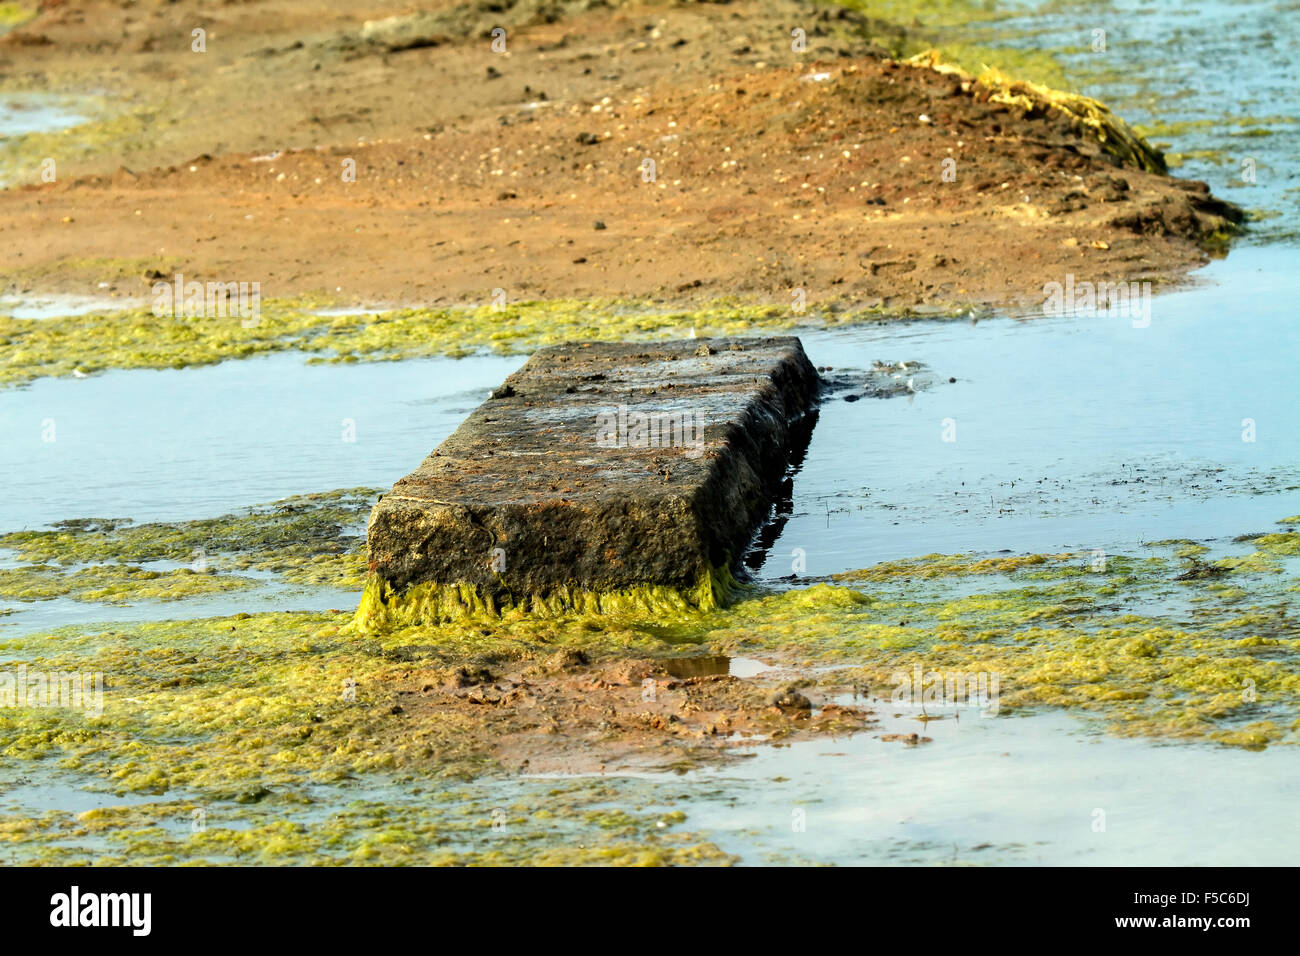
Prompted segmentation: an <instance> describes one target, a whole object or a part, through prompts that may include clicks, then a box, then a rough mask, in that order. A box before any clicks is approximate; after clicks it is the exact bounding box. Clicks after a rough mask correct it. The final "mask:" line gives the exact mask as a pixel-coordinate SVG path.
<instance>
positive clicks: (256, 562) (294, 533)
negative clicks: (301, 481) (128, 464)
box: [0, 488, 379, 603]
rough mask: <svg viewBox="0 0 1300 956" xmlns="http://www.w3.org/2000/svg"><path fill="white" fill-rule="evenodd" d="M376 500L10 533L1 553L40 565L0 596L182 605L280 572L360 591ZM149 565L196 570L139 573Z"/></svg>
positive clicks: (316, 501) (335, 495)
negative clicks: (177, 565)
mask: <svg viewBox="0 0 1300 956" xmlns="http://www.w3.org/2000/svg"><path fill="white" fill-rule="evenodd" d="M378 496H379V490H378V489H375V488H344V489H338V490H335V491H329V492H321V493H318V494H310V495H296V496H293V497H289V498H284V499H281V500H279V501H275V502H271V503H270V504H264V505H256V506H254V507H251V508H248V509H245V510H243V511H240V512H235V513H232V514H227V515H222V516H220V517H217V518H202V519H196V520H190V521H180V522H174V523H173V522H149V523H143V524H135V523H133V522H131V521H129V520H126V519H103V518H81V519H74V520H69V521H61V522H58V523H57V524H55V525H54V526H52V527H51V528H48V529H42V530H33V531H14V532H9V533H8V534H4V535H0V548H2V549H8V550H10V551H13V552H15V553H16V554H17V555H18V556H19V557H20V558H22V559H24V560H26V561H28V562H33V563H31V564H28V565H26V566H23V567H18V568H0V596H5V597H12V598H16V599H18V600H24V601H31V600H48V599H50V598H54V597H71V598H74V599H76V600H81V601H101V602H104V603H121V602H124V601H129V600H134V599H139V600H149V599H154V600H179V599H183V598H188V597H198V596H203V595H208V594H213V593H218V592H222V591H228V590H237V589H243V588H249V587H253V586H254V585H255V584H256V582H255V581H253V580H252V579H250V578H247V577H242V576H237V575H233V574H228V573H220V572H222V571H232V570H239V571H258V572H266V573H273V574H278V575H279V576H280V577H281V578H283V580H285V581H288V582H290V583H293V584H299V585H306V586H315V587H334V588H340V589H349V590H351V589H357V588H360V587H361V586H362V584H363V583H364V581H365V575H366V559H365V537H364V530H365V520H366V517H367V515H368V514H369V513H370V508H371V506H372V505H373V504H374V502H375V500H376V499H377V498H378ZM150 562H182V563H184V564H187V565H190V566H189V567H183V568H173V569H154V568H144V567H141V566H140V565H141V564H147V563H150ZM77 566H80V567H77ZM74 567H75V568H76V569H75V570H72V568H74Z"/></svg>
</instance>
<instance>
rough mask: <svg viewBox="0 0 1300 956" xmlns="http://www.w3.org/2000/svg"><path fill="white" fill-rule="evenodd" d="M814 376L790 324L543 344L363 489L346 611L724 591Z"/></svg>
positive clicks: (561, 608)
mask: <svg viewBox="0 0 1300 956" xmlns="http://www.w3.org/2000/svg"><path fill="white" fill-rule="evenodd" d="M819 390H820V378H819V376H818V374H817V371H816V370H815V369H814V368H813V366H812V365H811V363H809V361H808V358H807V356H805V355H804V351H803V346H802V345H801V343H800V342H799V340H798V339H797V338H793V337H779V338H761V339H760V338H748V339H747V338H736V339H712V340H703V339H687V340H681V341H674V342H662V343H653V344H626V343H581V344H568V345H561V346H553V347H549V348H544V349H542V350H540V351H538V352H537V353H536V354H534V355H533V356H532V357H531V358H530V359H529V360H528V361H527V362H526V363H525V364H524V365H523V367H522V368H520V370H519V371H517V372H515V373H514V374H513V375H511V376H509V377H508V378H507V379H506V381H505V383H504V384H503V385H502V386H501V387H500V388H498V389H496V390H495V391H493V393H492V397H491V398H489V399H488V400H487V401H485V402H484V403H483V404H482V405H481V406H479V408H477V409H476V410H475V411H474V412H472V413H471V414H470V416H469V417H468V418H467V419H466V420H465V421H464V422H463V423H462V424H461V425H460V427H459V428H457V430H456V431H455V432H454V433H453V434H452V435H451V436H450V437H449V438H447V440H446V441H444V442H443V443H442V444H441V445H439V446H438V448H437V449H436V450H434V452H433V453H432V454H431V455H429V457H428V458H426V459H425V460H424V462H423V463H421V464H420V466H419V467H418V468H417V469H416V470H415V471H413V472H412V473H411V474H409V475H407V476H406V477H405V478H403V479H401V480H400V481H398V482H397V483H396V484H395V485H394V486H393V489H392V491H391V492H389V493H388V494H386V495H384V496H383V498H382V499H381V500H380V501H379V503H378V504H377V505H376V506H375V508H374V510H373V512H372V513H371V516H370V523H369V527H368V530H367V540H368V544H369V549H370V572H371V577H370V580H369V582H368V584H367V587H366V594H365V596H364V598H363V600H362V604H361V607H360V608H359V610H358V622H359V623H360V624H362V625H363V626H365V627H376V626H380V625H382V624H384V623H393V622H406V623H414V622H419V621H430V620H439V619H445V618H448V617H456V616H460V615H463V614H466V613H473V612H487V613H494V614H496V613H501V612H502V611H504V610H506V609H512V608H513V609H520V610H524V611H533V612H555V613H563V612H566V611H572V610H583V611H598V612H608V611H615V610H619V609H625V608H628V607H633V608H640V609H643V610H649V609H653V608H655V607H661V606H663V604H664V603H665V602H666V603H668V604H670V605H672V606H674V607H691V606H693V607H713V606H717V605H718V604H721V603H725V602H726V600H727V599H728V596H729V594H730V591H731V589H732V588H734V586H735V584H736V579H735V577H734V574H733V572H736V571H737V569H738V567H739V562H740V560H741V558H742V556H743V555H744V553H745V551H746V550H747V548H748V546H749V544H750V542H751V540H752V539H753V537H754V534H755V532H756V531H757V530H758V528H759V527H760V526H761V525H762V524H763V522H764V521H765V519H767V518H768V516H769V514H770V512H771V508H772V505H773V503H774V501H775V500H776V499H777V498H778V497H779V496H780V494H781V488H782V485H783V483H784V482H785V481H786V479H787V470H788V463H789V460H790V457H791V455H792V454H797V453H800V452H801V451H802V448H803V447H805V446H806V444H807V440H808V437H809V435H810V434H811V429H812V425H813V423H814V421H815V419H816V404H817V398H818V394H819Z"/></svg>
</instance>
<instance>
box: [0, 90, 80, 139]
mask: <svg viewBox="0 0 1300 956" xmlns="http://www.w3.org/2000/svg"><path fill="white" fill-rule="evenodd" d="M86 121H87V117H86V116H85V115H83V114H82V111H81V107H80V106H79V105H78V104H77V103H76V102H74V101H72V100H69V99H68V98H67V97H58V96H51V95H48V94H44V93H27V94H21V95H8V96H5V97H3V98H0V137H4V136H19V135H22V134H23V133H48V132H51V131H53V130H57V129H66V128H68V127H71V126H77V125H78V124H80V123H85V122H86Z"/></svg>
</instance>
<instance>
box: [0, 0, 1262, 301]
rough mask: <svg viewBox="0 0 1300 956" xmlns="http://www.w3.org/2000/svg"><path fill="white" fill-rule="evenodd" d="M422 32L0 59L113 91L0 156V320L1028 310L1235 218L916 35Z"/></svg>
mask: <svg viewBox="0 0 1300 956" xmlns="http://www.w3.org/2000/svg"><path fill="white" fill-rule="evenodd" d="M430 9H432V10H433V15H432V16H431V18H429V19H426V20H423V21H420V22H418V23H415V24H414V25H411V24H408V23H405V22H404V21H403V22H401V23H398V24H397V25H390V26H387V27H379V26H376V25H374V24H373V23H372V25H371V27H370V28H369V30H367V28H366V26H365V21H364V18H363V17H361V16H360V15H358V14H356V13H353V12H351V11H350V10H348V9H347V8H346V7H345V6H344V5H342V4H335V3H328V2H325V3H312V4H310V5H300V4H286V3H269V4H264V5H259V6H258V7H257V8H254V9H248V10H242V9H241V10H240V11H239V13H238V15H235V14H234V13H233V12H232V13H225V12H223V13H220V14H217V15H213V14H210V13H209V12H207V11H206V10H204V9H201V8H200V7H199V6H198V5H196V4H191V3H177V4H169V5H167V6H166V7H161V8H152V9H149V10H138V9H136V8H134V7H132V6H126V5H122V6H119V5H117V4H112V3H100V4H92V5H91V6H90V8H88V9H86V10H85V11H84V12H82V11H79V10H72V9H70V8H68V7H64V6H55V5H49V7H48V8H47V9H46V10H45V11H44V12H43V13H42V14H41V16H39V17H37V18H36V19H34V20H33V21H31V22H29V23H27V24H24V25H22V26H21V27H19V28H17V29H16V30H15V31H14V32H13V33H12V34H11V35H9V36H8V37H6V38H5V40H4V41H3V43H0V71H3V73H4V74H5V85H6V86H7V87H9V88H10V89H30V88H44V89H54V90H86V89H89V88H96V89H103V88H105V87H107V88H108V89H109V90H110V93H109V95H108V96H107V97H106V98H105V100H104V102H103V109H104V119H103V120H102V121H100V122H97V123H92V124H90V125H88V126H83V127H78V128H75V129H73V130H71V131H69V132H67V133H57V134H33V135H31V136H28V137H22V138H19V139H18V140H17V141H16V142H12V143H10V144H9V148H8V149H7V151H6V159H5V163H6V175H7V176H8V177H9V178H11V179H13V180H15V181H26V182H30V183H34V185H32V186H31V187H30V188H23V189H14V190H9V191H6V192H5V193H3V194H0V232H2V233H4V234H5V235H7V236H9V237H10V239H12V240H16V241H12V242H6V246H7V247H8V249H9V250H10V251H8V252H7V253H6V256H5V260H4V265H3V269H4V273H5V289H6V290H7V291H10V292H14V291H18V292H23V291H28V290H41V291H49V290H63V291H77V292H87V291H99V292H101V293H107V294H112V295H117V296H141V295H145V294H147V293H148V291H149V288H150V283H151V282H152V281H153V277H156V276H157V275H158V274H166V275H171V274H172V273H174V272H182V273H184V274H185V275H186V277H187V278H192V279H198V280H200V281H205V280H206V281H247V282H254V281H256V282H260V283H261V284H262V291H263V294H264V295H266V296H291V295H296V294H299V293H313V292H327V293H329V294H331V295H336V296H339V297H342V298H343V299H345V300H349V301H366V302H405V301H421V302H426V303H463V302H469V303H481V302H486V301H489V300H490V299H491V297H492V296H493V295H494V294H495V290H498V289H500V290H503V291H504V293H505V295H506V296H507V297H508V299H509V300H511V301H513V300H516V299H526V298H555V297H561V296H571V297H579V298H585V297H601V296H619V297H635V298H640V299H653V300H659V301H664V302H673V303H695V302H700V301H707V300H713V299H716V298H718V297H719V296H723V295H727V296H737V297H740V298H741V299H744V300H746V301H751V302H760V303H772V304H777V305H780V306H786V307H788V306H791V305H793V304H795V303H796V302H798V303H800V304H801V305H802V306H803V307H806V308H808V309H809V310H816V309H818V308H825V307H831V308H842V307H860V308H861V307H870V306H879V307H884V308H897V309H902V308H907V307H912V306H917V305H930V306H936V305H937V306H944V305H954V304H956V305H961V304H966V303H985V304H1010V303H1016V302H1029V303H1033V304H1039V303H1041V300H1042V292H1041V290H1042V287H1043V285H1044V283H1046V282H1050V281H1061V280H1062V277H1063V275H1064V274H1066V273H1074V274H1076V275H1079V276H1081V277H1087V278H1088V279H1090V280H1093V281H1099V280H1103V279H1105V280H1114V279H1133V278H1153V279H1157V280H1158V279H1161V278H1166V277H1170V276H1177V275H1180V274H1181V273H1183V272H1184V271H1186V270H1187V269H1189V268H1192V267H1194V266H1196V265H1198V264H1200V263H1202V262H1203V261H1204V260H1205V256H1206V249H1207V247H1212V246H1214V245H1216V244H1221V243H1222V241H1223V240H1224V238H1225V237H1226V235H1227V233H1228V231H1229V229H1230V226H1231V222H1232V221H1233V220H1234V219H1236V218H1237V213H1236V211H1235V209H1234V208H1232V207H1228V206H1225V205H1224V204H1222V203H1220V202H1218V201H1217V200H1215V199H1213V198H1212V197H1210V196H1209V195H1208V191H1207V190H1206V189H1205V188H1204V186H1203V185H1201V184H1196V183H1189V182H1184V181H1180V180H1177V179H1173V178H1170V177H1168V176H1164V175H1161V174H1159V173H1156V172H1149V171H1147V169H1144V168H1141V167H1142V166H1148V167H1149V166H1151V163H1149V162H1144V161H1142V160H1141V158H1140V157H1138V156H1136V155H1135V154H1133V153H1132V151H1131V150H1129V151H1125V150H1123V149H1120V150H1116V149H1115V142H1114V137H1111V138H1110V139H1109V140H1108V141H1107V142H1106V143H1103V142H1102V141H1101V140H1099V138H1098V135H1097V132H1096V130H1095V129H1092V128H1090V127H1089V126H1088V124H1087V123H1084V122H1080V121H1079V120H1078V118H1077V117H1072V116H1071V115H1070V114H1068V113H1067V112H1062V111H1061V110H1057V109H1052V108H1041V107H1036V106H1034V105H1033V104H1032V102H1029V101H1026V100H1025V99H1024V98H1023V97H1021V96H1018V95H1017V94H1015V92H1014V91H1010V92H1009V91H1008V90H1007V89H1004V88H1002V87H1000V86H999V85H998V84H997V83H995V82H994V81H993V80H991V79H990V80H989V81H988V82H983V83H982V82H977V81H972V80H970V79H963V78H962V77H961V76H958V75H954V74H951V73H945V72H938V71H936V70H934V69H932V68H930V67H929V66H925V65H910V64H903V63H900V62H897V61H896V60H893V59H889V58H888V57H887V56H886V50H888V49H895V48H898V47H899V45H900V43H901V40H900V37H904V36H905V35H906V33H907V31H906V30H905V29H903V28H899V27H890V26H889V25H887V24H881V23H880V22H879V21H874V20H869V19H867V18H864V17H861V16H859V15H857V14H851V13H848V12H845V11H835V10H828V9H825V8H820V7H814V6H812V5H808V4H802V3H796V2H788V0H756V2H745V3H739V4H728V5H711V4H616V5H614V6H607V5H599V6H594V5H593V6H591V7H590V8H589V9H588V8H587V5H585V4H572V5H561V6H556V7H554V8H550V7H548V8H546V9H545V10H542V9H540V8H533V7H526V6H525V5H522V4H517V5H510V6H509V7H507V8H506V9H505V10H504V11H503V12H500V13H492V12H486V11H484V10H481V9H480V8H478V7H469V6H460V5H453V4H441V5H436V6H435V7H431V8H430ZM383 12H384V11H382V10H376V11H375V12H374V14H373V15H372V17H371V20H373V21H379V20H382V19H383V17H382V16H380V14H381V13H383ZM390 12H392V13H401V12H405V11H402V10H398V9H397V8H393V10H392V11H390ZM493 19H498V20H501V21H502V22H504V23H505V26H506V28H507V33H508V37H507V49H506V52H504V53H496V52H493V49H492V46H491V42H492V40H491V37H490V27H487V26H486V24H487V23H488V22H489V21H491V20H493ZM792 23H796V24H798V23H802V24H806V27H804V28H800V29H805V32H806V34H807V46H806V49H805V51H804V52H802V53H795V52H794V51H792V49H791V43H792V41H791V39H790V36H791V27H790V24H792ZM204 24H206V29H207V31H208V32H207V34H206V40H205V43H206V52H203V53H198V52H192V50H191V46H192V43H193V41H192V39H191V33H192V30H193V29H195V28H196V27H198V26H203V25H204ZM394 31H396V32H394ZM411 31H414V33H412V32H411ZM413 36H414V37H415V39H412V37H413ZM403 38H404V39H403ZM434 91H436V94H435V93H434ZM254 99H256V100H257V101H258V104H259V105H258V108H257V109H248V108H247V104H248V103H249V102H250V101H252V100H254ZM999 100H1001V102H1000V101H999ZM1026 107H1028V108H1026ZM1116 153H1119V154H1120V155H1123V156H1125V158H1124V159H1121V158H1118V157H1117V155H1116ZM49 158H52V159H54V160H55V168H56V169H57V181H56V182H53V183H41V182H40V178H41V170H42V162H43V160H45V159H49ZM647 161H649V164H648V163H647ZM101 283H103V284H104V286H103V287H102V288H101V286H100V284H101ZM796 290H801V291H796Z"/></svg>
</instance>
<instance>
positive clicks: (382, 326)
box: [0, 299, 960, 386]
mask: <svg viewBox="0 0 1300 956" xmlns="http://www.w3.org/2000/svg"><path fill="white" fill-rule="evenodd" d="M321 307H322V302H321V301H319V300H312V299H293V300H264V301H263V303H262V311H261V316H260V319H259V320H258V321H257V322H256V323H255V324H251V327H248V328H245V327H244V325H243V324H242V323H241V320H240V318H239V317H238V316H229V317H225V318H220V317H215V318H204V317H197V316H181V317H173V316H162V317H159V316H155V315H154V314H153V312H152V311H151V310H149V309H130V310H124V311H119V312H108V313H102V314H93V313H91V314H86V315H80V316H67V317H62V318H49V319H40V320H35V319H14V318H10V317H4V316H0V347H3V353H0V355H2V357H0V385H8V386H13V385H22V384H25V383H27V382H31V381H34V380H35V379H38V378H42V377H49V376H68V375H71V374H72V373H73V371H74V370H80V371H81V372H82V374H94V373H96V372H101V371H104V370H107V369H141V368H147V369H165V368H189V367H193V366H200V365H211V364H215V363H218V362H222V361H225V360H228V359H241V358H252V357H255V356H258V355H265V354H270V353H275V352H287V351H296V352H304V353H309V354H310V361H312V362H327V363H339V362H357V361H397V360H401V359H408V358H429V357H436V356H450V357H461V356H465V355H469V354H473V353H475V352H479V351H492V352H496V353H499V354H512V355H513V354H524V353H528V352H531V351H533V350H535V349H537V348H538V347H540V346H543V345H552V344H557V343H561V342H566V341H574V340H591V341H629V340H639V341H647V340H654V339H664V338H683V337H687V336H689V335H691V334H692V333H694V334H698V335H741V334H746V333H750V332H754V331H759V330H762V331H778V330H788V329H793V328H798V327H800V326H816V325H818V324H820V325H823V326H825V325H831V324H850V323H854V322H864V321H871V320H873V319H878V318H880V317H881V316H882V315H884V314H885V313H884V312H883V311H882V310H880V309H865V310H861V311H859V312H856V313H847V312H846V313H839V314H827V315H823V316H808V315H798V314H795V313H794V312H792V311H791V310H790V309H788V308H781V307H777V306H765V305H753V304H744V303H738V302H730V301H720V302H717V303H714V304H711V305H707V306H703V307H700V308H697V309H689V310H662V309H660V310H656V309H655V308H654V307H651V306H647V305H644V304H637V303H628V302H619V301H613V300H593V301H588V300H548V301H545V302H524V303H517V304H514V305H511V306H508V307H506V308H504V309H502V310H500V311H498V310H496V309H494V308H493V307H491V306H481V307H447V308H427V309H423V308H422V309H395V310H392V311H388V312H383V313H379V314H355V315H321V314H319V310H320V308H321ZM959 311H960V310H958V309H956V308H954V309H953V313H952V314H954V315H956V314H958V312H959ZM889 314H895V313H889ZM897 314H899V315H902V314H904V313H897Z"/></svg>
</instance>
